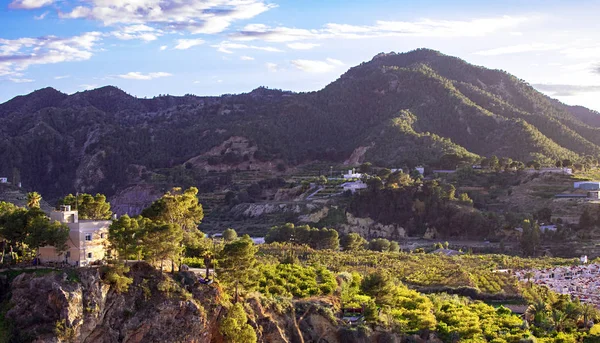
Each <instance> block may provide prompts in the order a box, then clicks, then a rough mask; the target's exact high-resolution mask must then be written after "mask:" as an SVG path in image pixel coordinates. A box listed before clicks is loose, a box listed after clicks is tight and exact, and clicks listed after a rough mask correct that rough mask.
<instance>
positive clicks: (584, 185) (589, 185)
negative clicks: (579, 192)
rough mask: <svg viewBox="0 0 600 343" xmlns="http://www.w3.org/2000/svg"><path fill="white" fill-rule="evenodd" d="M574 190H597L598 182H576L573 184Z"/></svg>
mask: <svg viewBox="0 0 600 343" xmlns="http://www.w3.org/2000/svg"><path fill="white" fill-rule="evenodd" d="M573 188H575V189H585V190H588V191H593V190H599V189H600V181H578V182H574V183H573Z"/></svg>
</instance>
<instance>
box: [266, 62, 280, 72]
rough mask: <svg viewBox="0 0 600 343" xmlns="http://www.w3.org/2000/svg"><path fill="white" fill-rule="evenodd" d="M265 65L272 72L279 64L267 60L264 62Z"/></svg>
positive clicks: (276, 69) (277, 69)
mask: <svg viewBox="0 0 600 343" xmlns="http://www.w3.org/2000/svg"><path fill="white" fill-rule="evenodd" d="M265 66H266V67H267V70H268V71H270V72H272V73H274V72H277V71H279V66H278V65H277V64H276V63H272V62H268V63H265Z"/></svg>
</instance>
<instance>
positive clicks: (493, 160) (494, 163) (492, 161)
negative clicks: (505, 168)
mask: <svg viewBox="0 0 600 343" xmlns="http://www.w3.org/2000/svg"><path fill="white" fill-rule="evenodd" d="M488 165H489V166H490V169H493V170H498V169H499V168H500V161H499V160H498V157H497V156H496V155H494V156H492V157H490V158H489V159H488Z"/></svg>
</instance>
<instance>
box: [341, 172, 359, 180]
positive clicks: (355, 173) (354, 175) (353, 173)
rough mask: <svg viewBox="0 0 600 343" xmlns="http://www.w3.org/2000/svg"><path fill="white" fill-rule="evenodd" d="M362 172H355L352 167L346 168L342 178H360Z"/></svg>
mask: <svg viewBox="0 0 600 343" xmlns="http://www.w3.org/2000/svg"><path fill="white" fill-rule="evenodd" d="M362 176H363V174H361V173H357V172H356V171H355V170H354V169H350V170H348V173H347V174H344V179H346V180H348V179H360V178H362Z"/></svg>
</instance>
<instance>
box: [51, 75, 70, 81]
mask: <svg viewBox="0 0 600 343" xmlns="http://www.w3.org/2000/svg"><path fill="white" fill-rule="evenodd" d="M70 77H71V75H59V76H55V77H54V79H55V80H62V79H68V78H70Z"/></svg>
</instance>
